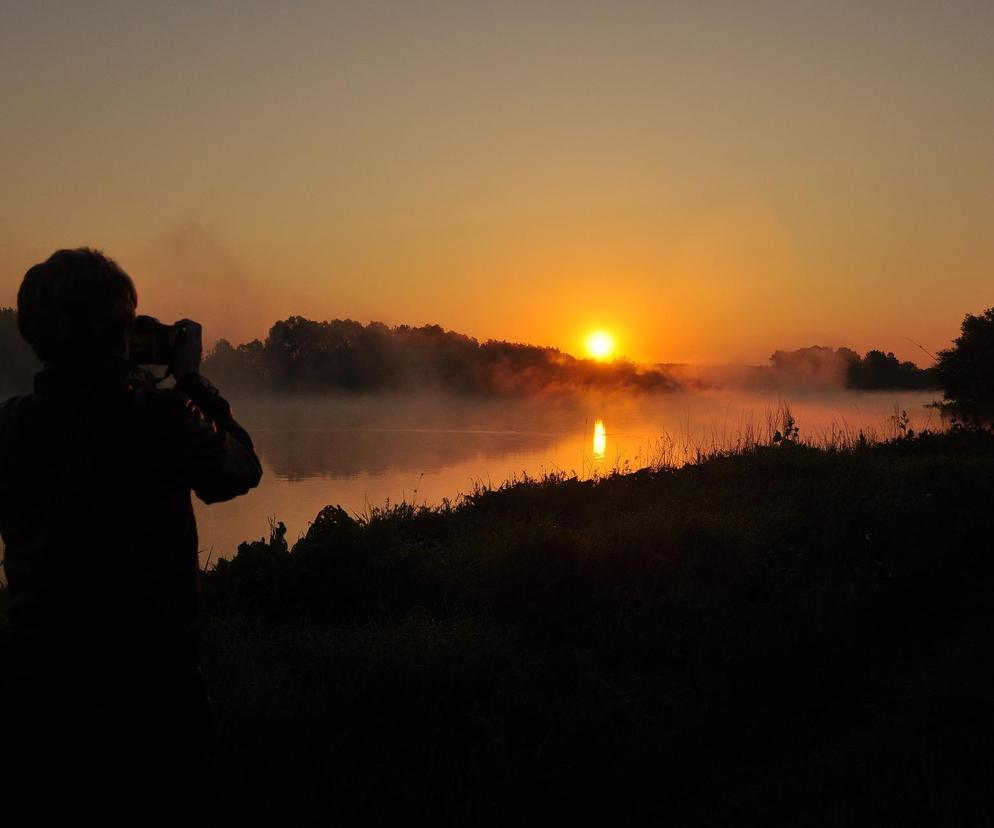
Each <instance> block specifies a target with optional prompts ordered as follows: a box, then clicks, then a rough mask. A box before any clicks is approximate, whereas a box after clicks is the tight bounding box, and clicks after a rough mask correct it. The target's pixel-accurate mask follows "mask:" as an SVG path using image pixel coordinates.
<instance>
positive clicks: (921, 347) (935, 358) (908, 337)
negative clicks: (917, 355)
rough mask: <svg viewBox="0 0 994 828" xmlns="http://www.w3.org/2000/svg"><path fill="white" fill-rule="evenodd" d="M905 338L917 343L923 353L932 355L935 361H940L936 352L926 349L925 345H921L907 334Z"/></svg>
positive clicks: (913, 343)
mask: <svg viewBox="0 0 994 828" xmlns="http://www.w3.org/2000/svg"><path fill="white" fill-rule="evenodd" d="M904 338H905V339H907V340H908V342H910V343H911V344H912V345H916V346H917V347H918V348H919V349H920V350H921V351H922V352H923V353H925V354H928V356H930V357H932V361H933V362H938V361H939V358H938V357H937V356H936V355H935V354H933V353H932V352H931V351H927V350H925V347H924V346H923V345H919V344H918V343H917V342H915V341H914V340H913V339H912V338H911V337H910V336H906V337H904Z"/></svg>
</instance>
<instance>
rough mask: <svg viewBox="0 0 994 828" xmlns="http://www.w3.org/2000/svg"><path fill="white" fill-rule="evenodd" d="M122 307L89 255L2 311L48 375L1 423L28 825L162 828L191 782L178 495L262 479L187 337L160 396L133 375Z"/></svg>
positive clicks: (12, 747)
mask: <svg viewBox="0 0 994 828" xmlns="http://www.w3.org/2000/svg"><path fill="white" fill-rule="evenodd" d="M137 304H138V297H137V293H136V290H135V286H134V283H133V282H132V280H131V278H130V277H129V276H128V274H127V273H125V271H124V270H122V269H121V267H120V266H119V265H118V264H117V263H116V262H114V261H113V260H112V259H110V258H108V257H107V256H105V255H104V254H103V253H101V252H99V251H96V250H91V249H89V248H79V249H75V250H58V251H56V252H55V253H54V254H52V256H51V257H50V258H49V259H48V260H46V261H45V262H42V263H40V264H37V265H35V266H34V267H32V268H30V269H29V270H28V271H27V273H26V274H25V276H24V280H23V282H22V284H21V286H20V290H19V292H18V295H17V310H18V327H19V329H20V331H21V334H22V336H23V337H24V339H25V340H27V342H28V344H30V345H31V347H32V348H33V349H34V351H35V353H36V354H37V355H38V357H39V358H40V359H41V361H42V362H43V363H44V368H43V370H41V371H40V372H39V373H38V374H37V375H36V376H35V379H34V391H33V393H29V394H26V395H23V396H19V397H14V398H12V399H9V400H7V401H6V402H5V403H3V404H2V406H0V535H2V538H3V542H4V545H5V557H4V569H5V573H6V579H7V586H8V594H9V620H10V629H11V631H12V636H11V637H12V641H13V657H12V661H13V663H12V665H10V666H11V667H12V669H11V671H10V673H9V675H11V676H12V677H13V681H12V682H11V683H10V684H11V686H12V688H13V689H12V691H11V693H12V698H11V700H10V701H9V702H8V704H7V709H6V711H5V718H6V729H7V731H8V734H9V738H8V740H7V745H6V746H5V747H4V754H5V757H6V760H7V763H8V765H9V767H8V768H7V775H6V778H5V781H4V788H5V790H6V791H7V792H8V793H9V794H10V795H12V796H14V797H15V798H17V797H19V798H21V799H22V804H23V802H28V803H29V804H30V805H32V807H33V808H35V809H36V810H37V809H38V808H41V809H42V810H45V809H46V808H49V807H57V806H58V804H59V802H60V800H61V802H62V804H65V801H66V800H65V799H64V798H63V797H64V796H65V795H66V793H67V792H70V791H71V792H72V793H71V796H70V799H71V800H72V801H73V803H74V807H75V808H80V807H81V805H82V804H83V803H89V804H90V805H91V806H93V808H95V809H100V811H101V812H102V813H104V814H106V813H108V809H112V808H113V806H114V804H115V803H124V802H126V801H127V802H130V803H131V804H132V805H134V804H135V803H155V808H156V809H157V812H158V813H159V814H160V815H161V814H162V813H163V811H162V809H163V808H167V807H169V806H170V805H177V806H178V805H180V804H181V803H184V802H188V801H189V800H190V797H191V796H192V795H193V793H194V792H195V791H197V790H198V789H202V786H203V785H204V783H205V780H204V779H202V778H200V777H201V775H202V774H204V773H205V772H206V767H207V761H208V745H209V731H210V708H209V702H208V697H207V692H206V685H205V681H204V676H203V670H202V667H201V656H200V621H199V608H198V583H199V581H198V578H199V568H198V560H197V556H198V541H197V530H196V522H195V519H194V513H193V508H192V502H191V491H192V492H194V493H196V494H197V495H198V496H199V497H200V498H201V499H202V500H204V501H206V502H207V503H214V502H218V501H224V500H229V499H231V498H233V497H236V496H238V495H242V494H245V493H246V492H248V491H249V489H251V488H253V487H254V486H256V485H257V484H258V482H259V479H260V477H261V474H262V468H261V465H260V463H259V459H258V457H257V456H256V454H255V451H254V450H253V446H252V440H251V439H250V437H249V435H248V433H247V432H246V431H245V430H244V429H243V428H242V427H241V426H239V425H238V423H237V422H236V421H235V420H234V419H233V417H232V415H231V409H230V406H229V405H228V403H227V402H226V401H225V399H224V398H223V397H222V396H221V394H220V393H219V392H218V391H217V389H215V388H214V387H213V386H212V385H211V384H210V383H209V382H208V381H207V380H206V379H205V378H204V377H202V376H201V375H200V373H199V367H200V360H201V335H202V334H201V327H200V325H198V324H197V323H195V322H192V321H190V320H183V321H182V322H179V323H177V324H176V325H175V326H173V327H172V328H171V329H169V332H168V337H169V340H170V343H169V344H170V348H169V350H170V352H171V357H170V359H169V363H168V372H169V373H170V374H172V376H173V377H174V378H175V385H174V387H172V388H160V387H158V386H157V384H156V381H155V380H154V379H153V378H152V376H151V374H149V373H147V372H146V371H144V370H143V369H142V368H140V367H139V366H138V365H136V364H134V362H133V361H132V360H131V359H130V358H129V336H130V333H131V331H132V328H133V326H134V323H135V319H136V315H135V312H136V307H137ZM53 792H58V796H55V797H53V796H52V793H53ZM135 815H136V816H138V815H137V813H136V814H135Z"/></svg>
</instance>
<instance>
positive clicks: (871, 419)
mask: <svg viewBox="0 0 994 828" xmlns="http://www.w3.org/2000/svg"><path fill="white" fill-rule="evenodd" d="M937 396H938V395H937V394H936V393H935V392H873V393H868V392H851V391H831V392H828V391H817V390H811V389H808V390H801V391H794V392H791V393H789V394H783V395H782V396H780V397H776V396H770V394H768V393H748V392H742V391H708V392H681V393H672V394H647V395H638V396H634V397H625V398H622V397H618V396H600V397H590V398H585V399H562V398H553V399H531V400H485V401H478V400H468V399H464V398H447V397H438V396H423V397H379V398H299V397H297V398H290V399H286V400H274V399H267V400H235V401H234V409H235V413H236V416H237V418H238V419H239V421H240V422H241V423H242V424H243V425H244V426H245V427H246V428H247V429H248V430H249V432H250V433H251V434H252V437H253V439H254V440H255V443H256V447H257V450H258V452H259V455H260V457H261V459H262V463H263V467H264V475H263V479H262V482H261V484H260V485H259V487H258V488H257V489H255V490H253V491H252V492H250V493H249V494H248V495H246V496H244V497H241V498H237V499H236V500H234V501H231V502H229V503H221V504H214V505H212V506H206V505H205V504H203V503H200V502H199V501H196V511H197V519H198V525H199V528H200V547H201V550H202V552H201V562H202V563H203V564H205V565H206V564H207V563H208V561H210V560H216V559H217V558H218V557H230V556H231V555H233V554H234V553H235V551H236V549H237V547H238V544H239V543H240V542H242V541H245V540H252V539H258V538H261V537H263V536H267V535H268V533H269V523H270V521H271V520H278V521H282V522H284V523H285V524H286V526H287V528H288V533H287V537H288V539H289V540H290V541H291V542H292V541H293V540H295V539H296V538H298V537H300V536H301V535H302V534H303V533H305V532H306V531H307V527H308V524H309V522H310V521H311V520H313V519H314V517H315V516H316V515H317V513H318V512H319V511H320V510H321V509H322V508H323V507H324V506H327V505H341V506H342V507H343V508H344V509H346V510H347V511H348V512H350V513H352V514H355V515H358V516H365V515H368V514H369V513H370V510H372V509H375V508H379V507H383V506H385V505H387V504H388V503H399V502H408V503H417V504H429V505H432V504H438V503H441V502H442V501H443V500H444V499H449V500H456V499H458V498H459V496H460V495H461V494H465V493H468V492H471V491H472V490H473V488H474V486H477V485H483V486H497V485H500V484H502V483H504V482H505V481H508V480H512V479H515V478H518V479H520V478H521V477H522V476H524V475H528V476H539V475H542V474H546V473H551V472H564V473H567V474H574V473H575V474H576V475H578V476H580V477H582V478H590V477H593V476H596V475H604V474H609V473H611V471H613V470H615V469H618V470H622V471H624V470H634V469H637V468H642V467H645V466H649V465H653V464H658V463H660V462H666V463H671V464H675V465H679V464H681V463H683V462H686V461H687V460H689V459H693V458H694V457H695V456H696V455H697V454H698V453H699V452H704V453H707V452H709V451H711V450H714V449H721V448H730V447H735V446H740V445H748V444H751V443H754V442H766V441H768V440H769V438H770V436H771V435H772V434H773V433H774V431H776V430H777V429H780V430H781V431H782V430H783V423H782V414H783V405H784V404H785V403H786V404H788V405H789V407H790V411H791V413H792V414H793V417H794V421H795V422H796V425H797V428H798V432H797V434H798V438H799V439H800V440H802V441H808V442H814V443H822V442H826V441H829V442H830V441H833V440H834V441H838V440H839V439H843V440H844V439H856V438H857V437H858V434H859V432H860V431H863V432H864V433H865V434H866V435H867V436H868V437H870V438H877V439H880V438H886V437H889V436H892V435H893V434H895V430H896V429H897V428H898V422H899V421H900V419H901V415H902V412H907V415H908V423H907V427H910V428H914V429H916V430H919V429H921V428H941V427H942V425H941V422H940V418H939V415H938V413H937V412H936V410H935V409H932V408H928V407H926V406H927V404H928V403H930V402H931V401H933V400H934V399H935V398H936V397H937Z"/></svg>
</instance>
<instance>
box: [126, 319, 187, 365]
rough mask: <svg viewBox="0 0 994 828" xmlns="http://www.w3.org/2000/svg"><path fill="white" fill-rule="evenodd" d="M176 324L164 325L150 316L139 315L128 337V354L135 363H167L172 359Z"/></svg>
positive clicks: (176, 329)
mask: <svg viewBox="0 0 994 828" xmlns="http://www.w3.org/2000/svg"><path fill="white" fill-rule="evenodd" d="M177 331H178V328H177V326H176V325H164V324H162V323H161V322H160V321H159V320H158V319H155V318H154V317H151V316H139V317H137V318H136V319H135V324H134V326H133V327H132V328H131V334H130V335H129V337H128V355H129V356H130V358H131V361H132V362H134V363H135V364H137V365H169V364H170V363H171V362H172V361H173V342H175V340H176V333H177Z"/></svg>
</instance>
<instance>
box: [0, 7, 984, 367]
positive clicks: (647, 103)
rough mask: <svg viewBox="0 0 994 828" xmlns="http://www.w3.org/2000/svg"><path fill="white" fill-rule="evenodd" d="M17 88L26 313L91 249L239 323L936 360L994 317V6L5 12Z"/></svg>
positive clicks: (7, 178)
mask: <svg viewBox="0 0 994 828" xmlns="http://www.w3.org/2000/svg"><path fill="white" fill-rule="evenodd" d="M0 105H2V109H0V112H2V120H0V158H2V167H0V169H2V176H0V305H11V304H13V303H14V300H15V294H16V290H17V286H18V284H19V282H20V279H21V277H22V275H23V273H24V271H25V269H26V268H27V267H28V266H30V265H31V264H33V263H35V262H36V261H39V260H41V259H43V258H45V257H47V256H48V254H49V253H51V252H52V250H54V249H55V248H58V247H65V246H79V245H90V246H94V247H98V248H101V249H103V250H105V251H106V252H107V253H108V254H110V255H111V256H113V257H115V258H117V259H118V260H119V261H120V262H121V264H122V265H123V266H124V267H125V268H126V269H127V270H128V271H129V272H130V273H131V274H132V275H133V276H134V277H135V281H136V283H137V285H138V290H139V296H140V300H141V308H140V309H141V310H142V311H144V312H147V313H151V314H153V315H157V316H160V317H161V318H163V319H164V320H166V321H172V320H173V319H176V318H179V317H181V316H191V317H193V318H196V319H199V320H201V321H202V322H203V323H204V324H205V327H206V329H207V330H206V336H207V338H208V339H214V338H215V337H218V336H224V337H227V338H229V339H232V340H233V341H235V342H241V341H245V340H246V339H251V338H254V337H263V336H265V333H266V330H267V329H268V327H269V325H270V324H271V323H272V322H273V321H274V320H276V319H277V318H284V317H286V316H288V315H291V314H300V315H303V316H308V317H311V318H316V319H327V318H334V317H341V318H344V317H349V318H353V319H357V320H359V321H362V322H368V321H370V320H379V321H383V322H386V323H388V324H400V323H408V324H416V325H420V324H425V323H438V324H440V325H442V326H443V327H445V328H449V329H454V330H458V331H461V332H464V333H468V334H471V335H473V336H477V337H479V338H481V339H485V338H491V337H493V338H500V339H511V340H516V341H524V342H533V343H537V344H548V345H554V346H557V347H561V348H563V349H564V350H566V351H569V352H571V353H576V354H580V353H582V352H583V343H584V341H585V340H586V338H587V337H588V336H589V334H590V333H591V331H592V330H594V329H602V330H605V331H608V332H610V333H612V334H613V335H614V337H615V339H616V341H617V347H618V350H619V351H620V352H622V353H624V354H627V355H628V356H629V357H631V358H633V359H637V360H647V361H665V362H688V361H690V362H707V363H718V362H753V363H758V362H764V361H765V360H766V359H767V357H768V356H769V354H770V352H771V351H772V350H774V349H776V348H793V347H800V346H806V345H812V344H824V345H834V346H838V345H847V346H850V347H854V348H856V349H857V350H861V351H862V350H866V349H868V348H872V347H881V348H884V349H885V350H893V351H895V352H896V353H897V354H898V355H899V356H901V357H902V358H908V359H915V360H916V361H919V362H921V363H922V364H927V362H928V360H927V359H926V358H924V356H923V354H922V353H921V352H920V351H918V349H917V348H916V347H915V346H914V345H912V344H911V343H910V342H909V341H908V339H907V337H910V338H912V339H915V340H917V341H919V342H921V343H922V344H923V345H924V346H925V347H926V348H928V349H929V350H932V351H934V350H937V349H939V348H942V347H945V346H946V345H948V343H949V341H950V339H951V338H953V337H954V336H955V335H956V334H957V331H958V326H959V323H960V321H961V319H962V317H963V314H964V313H966V312H979V311H981V310H983V309H984V308H986V307H989V306H991V305H994V3H991V2H989V0H984V2H944V3H938V2H929V3H924V2H911V0H909V1H908V2H901V3H897V2H876V3H863V2H853V3H846V2H832V3H829V2H826V3H809V2H803V1H802V2H797V1H796V0H795V2H783V3H773V2H750V3H742V2H729V3H707V2H694V3H689V2H688V3H679V4H677V3H664V2H654V3H653V2H622V1H621V0H615V2H602V3H588V2H540V1H539V0H531V1H530V2H520V3H518V2H501V3H492V2H488V3H483V2H468V0H465V1H464V2H427V1H426V0H422V1H421V2H410V0H407V2H379V3H373V2H361V3H330V2H297V3H275V2H271V3H256V2H239V3H226V2H218V3H200V2H198V3H193V2H190V3H158V2H156V3H151V2H150V3H138V2H128V3H116V2H103V3H83V2H64V3H46V2H32V3H20V4H15V3H3V4H2V6H0Z"/></svg>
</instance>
